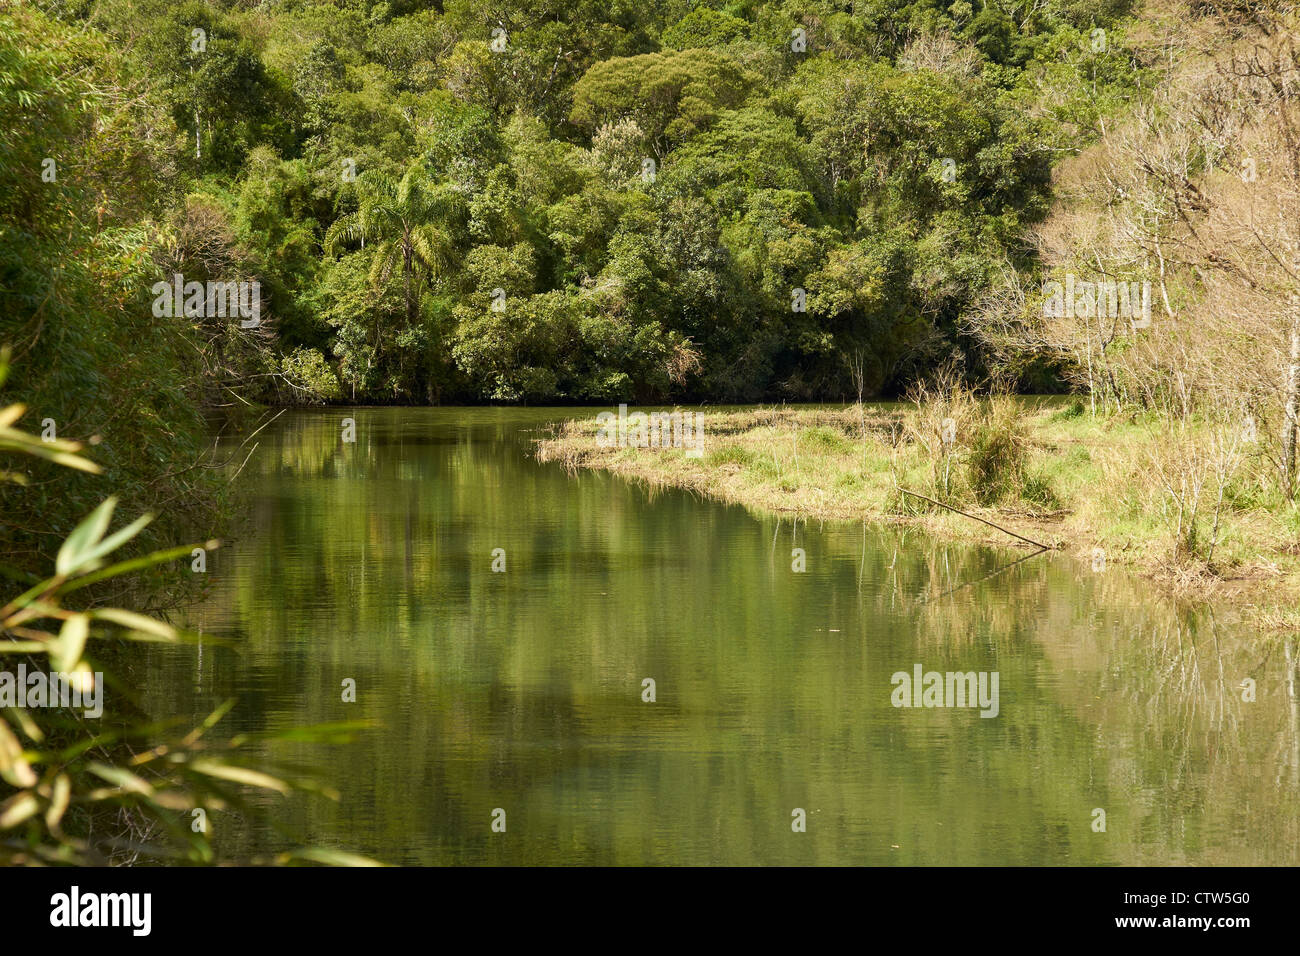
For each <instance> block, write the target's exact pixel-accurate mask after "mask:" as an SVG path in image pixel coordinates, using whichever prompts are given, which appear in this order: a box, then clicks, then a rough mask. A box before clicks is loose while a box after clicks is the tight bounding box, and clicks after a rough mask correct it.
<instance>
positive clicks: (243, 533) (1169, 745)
mask: <svg viewBox="0 0 1300 956" xmlns="http://www.w3.org/2000/svg"><path fill="white" fill-rule="evenodd" d="M574 414H578V412H575V411H574V410H572V409H549V410H548V409H462V408H447V409H371V408H363V409H329V410H311V411H291V412H288V413H286V414H284V415H283V416H281V417H280V418H278V419H277V420H276V421H275V422H274V423H273V424H271V425H270V426H268V427H267V428H265V429H264V430H263V431H261V432H260V433H259V434H258V435H257V436H256V437H255V438H253V439H252V440H251V441H250V442H248V444H247V445H246V446H245V447H243V448H242V449H238V454H234V452H235V451H236V449H237V446H238V445H239V444H240V442H241V441H243V439H244V437H245V436H238V437H237V438H235V439H234V440H233V441H231V442H230V443H228V447H229V449H230V451H231V452H232V456H233V460H234V464H233V465H232V469H231V470H232V471H233V470H234V466H237V465H238V464H239V462H240V461H242V460H243V459H244V457H245V456H246V455H247V453H248V449H249V448H252V446H253V444H254V443H256V444H257V448H256V451H254V452H253V454H252V456H251V458H249V459H248V461H247V464H246V465H245V466H244V468H243V471H242V473H241V474H240V475H239V477H238V479H237V488H238V495H239V503H240V511H241V513H242V515H243V521H242V523H241V526H240V528H239V529H237V530H236V532H235V533H234V534H230V535H226V534H221V533H217V532H214V534H215V536H217V537H228V538H229V541H228V543H227V544H226V545H225V546H224V547H222V548H221V549H220V550H217V551H214V552H212V553H211V554H210V555H209V556H208V570H207V577H206V579H205V583H206V595H205V597H204V598H203V600H202V601H201V602H199V603H198V604H197V605H195V606H194V607H192V608H190V609H188V610H187V611H186V614H185V617H186V620H185V621H184V623H186V624H187V625H188V626H189V627H191V628H193V629H194V630H196V631H198V632H200V633H201V634H202V635H203V637H204V642H203V643H202V644H201V645H200V646H199V647H198V648H194V647H183V648H158V649H155V650H151V652H150V653H151V659H150V668H149V675H148V679H147V691H146V693H145V695H144V696H145V700H146V702H147V704H148V706H149V707H150V708H151V709H152V710H153V711H154V712H155V713H156V714H158V715H159V716H166V717H179V718H181V719H182V720H184V721H186V722H194V721H197V720H199V719H201V718H202V717H203V716H204V715H206V714H207V713H208V712H210V711H211V710H212V709H214V708H215V707H216V706H217V705H219V704H220V703H221V702H222V701H224V700H226V699H227V698H232V697H233V698H236V699H237V700H238V703H237V705H236V707H235V709H234V710H233V711H232V712H231V714H230V715H229V716H227V717H226V719H225V720H224V721H223V722H222V723H221V724H220V725H219V727H221V728H224V730H225V732H226V733H233V732H236V731H238V732H247V733H253V734H261V733H267V732H277V731H285V730H288V729H290V728H293V727H297V726H301V725H310V724H316V723H321V722H330V721H367V722H370V723H371V724H372V725H373V726H372V727H371V728H370V729H366V730H362V731H360V732H358V733H357V734H356V736H355V739H354V740H352V742H350V743H317V742H293V741H289V742H286V743H274V744H272V743H267V744H265V745H259V748H258V754H259V756H260V757H262V758H264V759H266V760H274V761H277V762H281V763H288V764H291V765H293V766H296V767H301V768H303V769H305V770H311V771H312V772H314V773H315V774H316V776H317V777H318V778H319V780H321V781H322V782H324V783H325V784H327V785H328V786H329V787H332V788H333V789H335V790H336V791H337V797H338V799H337V800H331V799H328V798H326V797H324V796H321V795H319V794H294V795H292V796H290V797H281V796H279V795H276V794H263V795H259V796H258V797H257V798H256V800H255V804H254V805H255V807H256V808H257V809H258V811H259V812H257V813H251V812H248V810H244V809H240V808H238V807H231V808H228V809H225V810H216V811H213V812H212V813H211V815H210V820H211V824H212V827H213V831H214V836H215V839H216V842H217V843H218V845H219V846H220V847H222V848H223V849H225V850H227V851H229V852H235V853H239V852H244V853H253V852H256V851H263V852H265V851H268V850H270V849H280V848H287V847H291V846H296V845H302V844H312V845H319V846H326V847H334V848H339V849H346V850H350V851H353V852H358V853H363V854H367V855H370V856H372V857H374V858H376V859H379V860H382V861H385V862H390V863H407V864H414V863H419V864H453V863H459V864H566V863H580V864H617V865H621V864H670V863H685V864H736V865H747V864H792V865H804V864H814V863H816V864H900V865H918V864H921V865H926V864H959V865H966V864H993V865H997V864H1049V865H1050V864H1082V865H1097V864H1182V863H1200V864H1290V865H1294V864H1296V863H1298V862H1300V812H1298V810H1297V807H1298V806H1300V801H1297V795H1298V794H1300V727H1298V723H1300V714H1298V712H1297V702H1296V699H1295V691H1294V686H1293V684H1289V682H1288V678H1290V680H1291V681H1294V679H1295V666H1294V665H1295V648H1294V647H1293V646H1292V647H1288V646H1286V645H1285V644H1284V643H1283V642H1282V641H1281V640H1280V639H1265V638H1261V637H1260V636H1258V635H1255V634H1253V633H1251V632H1250V631H1249V630H1247V629H1245V628H1243V627H1242V625H1241V624H1239V623H1237V622H1236V620H1235V617H1234V616H1233V615H1230V614H1229V613H1228V612H1226V611H1223V610H1219V611H1212V610H1200V611H1197V612H1191V611H1186V610H1180V609H1177V608H1175V607H1173V606H1172V605H1171V604H1170V603H1169V602H1168V601H1165V600H1163V599H1160V598H1158V597H1157V596H1156V595H1155V594H1154V593H1153V591H1152V588H1151V586H1150V585H1149V584H1148V583H1147V582H1144V581H1142V580H1140V579H1136V578H1133V577H1131V576H1128V575H1127V574H1125V573H1124V572H1120V571H1108V572H1100V573H1098V572H1094V571H1093V570H1092V568H1091V567H1090V566H1088V565H1087V564H1086V563H1080V562H1078V561H1075V560H1072V559H1071V558H1069V557H1068V556H1065V555H1060V554H1045V555H1040V556H1038V557H1034V558H1031V559H1029V560H1026V561H1022V562H1020V563H1018V564H1014V565H1013V566H1010V567H1007V565H1008V564H1010V563H1011V562H1014V561H1015V560H1016V559H1017V558H1019V557H1022V556H1023V555H1024V554H1025V551H1024V550H1023V549H1018V548H1014V547H1007V548H998V547H973V546H970V545H958V544H952V543H944V542H941V541H936V540H933V539H930V538H927V537H926V536H924V535H922V534H919V533H918V532H916V531H914V530H904V529H897V528H880V527H876V526H872V525H862V524H830V523H827V524H824V525H823V524H820V523H818V522H815V521H814V522H806V521H798V522H796V521H793V520H792V519H791V518H789V517H786V518H778V517H775V516H758V515H755V514H752V513H750V512H748V511H746V510H745V509H743V508H740V507H737V506H728V505H723V504H719V503H715V502H712V501H706V500H701V499H699V498H698V497H696V496H693V495H690V494H687V493H684V492H679V491H671V490H670V491H665V490H654V489H649V488H645V487H641V486H638V485H636V484H633V483H629V482H626V481H624V480H622V479H619V478H616V477H613V476H611V475H608V474H605V473H599V472H591V473H582V474H577V475H571V474H568V473H566V472H565V470H564V469H563V468H561V467H560V466H558V465H553V464H546V465H543V464H539V463H538V462H537V461H535V460H534V459H533V457H532V456H531V449H532V441H533V439H535V438H537V437H539V436H540V435H541V434H543V431H544V428H545V426H546V423H548V422H553V421H555V420H557V419H559V418H563V417H566V416H570V415H574ZM584 414H586V413H584ZM344 418H351V419H353V420H354V421H355V439H356V440H355V442H344V441H343V419H344ZM796 548H798V549H802V552H803V562H804V567H805V569H804V570H802V571H796V570H794V569H793V567H792V565H794V564H796V563H797V561H798V558H797V556H795V555H793V554H792V552H793V551H794V549H796ZM498 549H499V550H498ZM494 563H495V565H496V567H497V568H498V569H499V568H501V567H502V566H504V570H495V571H494V570H493V567H494ZM214 638H219V639H223V640H225V641H226V642H228V643H227V644H225V645H221V646H218V645H214V644H213V643H212V641H213V639H214ZM918 665H920V667H921V668H922V673H928V672H931V671H934V672H938V673H940V674H947V673H948V672H953V673H955V674H967V673H974V674H976V675H984V676H985V677H989V676H991V675H996V678H997V706H996V715H995V716H994V715H992V714H991V713H990V711H991V710H992V709H993V708H991V707H984V708H982V710H983V713H985V714H989V716H982V715H981V708H980V707H978V706H969V704H970V703H971V702H969V701H967V706H935V707H925V706H921V707H910V706H909V707H900V706H895V705H894V704H895V703H896V702H897V700H898V695H899V683H900V682H899V681H898V680H897V679H896V678H895V676H894V675H897V674H906V675H908V676H909V678H910V677H911V675H913V674H914V673H915V668H916V667H917V666H918ZM1248 680H1253V681H1254V682H1255V685H1254V687H1255V690H1254V694H1253V695H1252V694H1251V693H1250V690H1249V686H1250V685H1249V684H1245V685H1243V682H1245V681H1248ZM647 681H653V684H652V685H651V684H647V683H646V682H647ZM349 682H353V686H354V687H355V700H354V701H352V700H346V699H345V697H347V696H349V694H348V686H349ZM958 683H959V684H960V683H961V682H960V681H959V682H958ZM985 687H986V690H987V689H991V688H990V687H989V685H988V684H987V683H986V684H985ZM944 689H945V690H946V689H947V685H946V684H945V688H944ZM651 696H653V700H649V699H648V698H649V697H651ZM1251 696H1253V697H1254V700H1250V699H1248V698H1250V697H1251ZM917 699H918V700H919V699H920V697H919V694H918V698H917ZM906 700H907V702H909V703H911V702H912V698H911V696H910V691H908V692H907V696H906ZM949 702H952V701H949ZM1098 811H1101V812H1103V813H1104V818H1103V817H1102V816H1100V815H1099V812H1098ZM1103 823H1104V830H1103V829H1101V827H1102V825H1103ZM502 828H504V832H502Z"/></svg>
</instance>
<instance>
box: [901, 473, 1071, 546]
mask: <svg viewBox="0 0 1300 956" xmlns="http://www.w3.org/2000/svg"><path fill="white" fill-rule="evenodd" d="M894 487H895V488H898V490H899V491H901V492H902V493H903V494H905V495H911V496H912V497H913V498H920V499H921V500H922V501H928V502H930V504H932V505H938V506H939V507H940V508H947V509H948V510H949V511H954V512H956V513H957V514H959V515H961V516H962V517H965V518H973V519H974V520H976V521H978V522H980V523H981V524H986V525H988V526H989V527H990V528H997V529H998V530H999V531H1001V532H1002V533H1003V534H1009V535H1011V537H1013V538H1016V539H1018V540H1020V541H1023V542H1025V544H1032V545H1033V546H1034V547H1035V548H1041V549H1042V550H1044V551H1050V550H1052V546H1051V545H1048V544H1043V543H1042V542H1041V541H1035V540H1034V539H1033V538H1026V537H1025V536H1024V535H1023V534H1016V533H1015V532H1014V531H1008V530H1007V529H1006V528H1004V527H1002V526H1001V525H996V524H994V523H993V522H992V521H989V520H987V519H985V518H981V517H980V516H979V515H973V514H971V513H970V512H967V511H962V510H961V509H960V508H954V507H953V506H952V505H946V504H944V503H943V502H942V501H935V500H934V499H933V498H930V497H928V496H926V495H919V494H917V493H916V492H915V491H908V490H907V489H906V488H902V487H899V486H898V485H895V486H894Z"/></svg>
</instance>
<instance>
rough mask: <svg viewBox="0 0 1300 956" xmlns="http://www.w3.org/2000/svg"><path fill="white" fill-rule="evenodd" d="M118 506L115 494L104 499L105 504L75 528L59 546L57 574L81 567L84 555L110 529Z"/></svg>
mask: <svg viewBox="0 0 1300 956" xmlns="http://www.w3.org/2000/svg"><path fill="white" fill-rule="evenodd" d="M116 507H117V498H116V497H115V496H112V497H108V498H105V499H104V502H103V504H101V505H100V506H99V507H98V508H96V509H95V510H94V511H92V512H91V513H90V514H89V515H87V516H86V519H85V520H84V521H82V522H81V524H79V525H77V527H76V528H74V529H73V531H72V534H70V535H68V539H67V540H66V541H64V542H63V547H61V548H59V554H58V557H57V558H55V561H54V570H55V572H56V573H57V574H65V575H67V574H72V573H73V572H75V571H76V570H77V569H78V568H80V567H81V565H82V562H83V559H82V556H83V555H84V554H85V553H86V552H87V551H89V550H90V549H91V548H93V547H94V546H95V545H96V544H97V543H98V542H99V539H100V538H102V537H104V532H105V531H107V530H108V523H109V521H111V520H112V518H113V509H114V508H116Z"/></svg>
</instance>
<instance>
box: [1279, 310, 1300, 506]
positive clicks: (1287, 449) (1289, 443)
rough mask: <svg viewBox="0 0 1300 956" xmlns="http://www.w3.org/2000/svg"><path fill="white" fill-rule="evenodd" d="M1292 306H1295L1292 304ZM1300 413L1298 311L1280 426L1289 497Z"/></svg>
mask: <svg viewBox="0 0 1300 956" xmlns="http://www.w3.org/2000/svg"><path fill="white" fill-rule="evenodd" d="M1292 308H1293V309H1294V308H1295V306H1294V304H1293V306H1292ZM1297 413H1300V312H1297V313H1296V314H1295V316H1294V318H1293V319H1292V320H1291V362H1290V365H1289V366H1288V368H1287V376H1286V414H1285V416H1284V419H1283V422H1282V427H1283V428H1284V429H1286V431H1285V432H1283V434H1282V490H1283V491H1285V492H1286V495H1287V497H1288V498H1290V497H1291V496H1292V495H1293V494H1294V492H1295V438H1296V425H1297V422H1296V416H1297Z"/></svg>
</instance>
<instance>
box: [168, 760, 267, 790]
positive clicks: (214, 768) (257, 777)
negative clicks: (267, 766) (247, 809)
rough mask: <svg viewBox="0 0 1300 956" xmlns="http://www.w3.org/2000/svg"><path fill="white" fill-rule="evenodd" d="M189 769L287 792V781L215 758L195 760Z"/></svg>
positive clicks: (222, 778)
mask: <svg viewBox="0 0 1300 956" xmlns="http://www.w3.org/2000/svg"><path fill="white" fill-rule="evenodd" d="M190 769H191V770H193V771H195V772H196V773H201V774H204V775H205V776H209V777H216V778H217V779H219V780H230V781H233V782H234V783H242V784H246V785H248V786H250V787H260V788H261V789H263V790H275V791H276V792H278V793H284V794H287V793H288V792H289V785H288V784H287V783H285V782H284V781H283V780H278V779H276V778H275V777H272V776H271V775H270V774H266V773H262V772H261V771H260V770H250V769H249V768H247V767H235V766H232V765H231V764H227V763H219V762H217V761H215V760H195V761H194V762H193V763H191V764H190Z"/></svg>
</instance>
